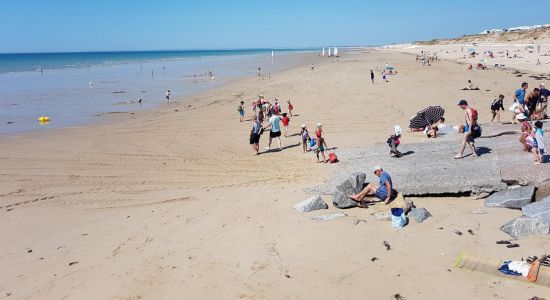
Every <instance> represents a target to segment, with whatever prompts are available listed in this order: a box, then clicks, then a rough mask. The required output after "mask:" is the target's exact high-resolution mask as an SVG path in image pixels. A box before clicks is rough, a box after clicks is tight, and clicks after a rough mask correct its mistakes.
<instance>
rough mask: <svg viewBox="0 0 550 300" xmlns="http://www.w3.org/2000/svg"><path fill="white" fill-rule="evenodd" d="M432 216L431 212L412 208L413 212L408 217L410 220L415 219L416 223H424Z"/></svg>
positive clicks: (421, 208)
mask: <svg viewBox="0 0 550 300" xmlns="http://www.w3.org/2000/svg"><path fill="white" fill-rule="evenodd" d="M431 216H432V214H430V212H429V211H428V210H427V209H425V208H423V207H420V208H416V207H413V208H411V211H410V212H409V214H408V215H407V217H409V218H414V220H415V221H416V223H422V222H423V221H424V220H426V219H427V218H429V217H431Z"/></svg>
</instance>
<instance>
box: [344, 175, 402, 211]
mask: <svg viewBox="0 0 550 300" xmlns="http://www.w3.org/2000/svg"><path fill="white" fill-rule="evenodd" d="M372 171H373V173H374V175H376V176H378V177H380V186H377V185H376V184H373V183H369V184H368V185H367V186H366V187H365V188H363V190H362V191H360V192H359V193H357V194H355V195H351V196H350V198H351V199H353V200H355V201H357V202H362V201H363V198H365V197H366V196H367V195H374V196H375V197H376V198H378V199H379V200H378V201H384V203H386V204H388V203H390V201H391V196H392V190H393V183H392V180H391V177H390V174H388V173H387V172H385V171H384V170H383V169H382V167H381V166H375V167H374V168H373V169H372ZM373 202H374V201H373Z"/></svg>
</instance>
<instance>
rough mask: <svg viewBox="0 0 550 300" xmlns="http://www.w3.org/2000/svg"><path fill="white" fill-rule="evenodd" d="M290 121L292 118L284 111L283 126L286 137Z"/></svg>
mask: <svg viewBox="0 0 550 300" xmlns="http://www.w3.org/2000/svg"><path fill="white" fill-rule="evenodd" d="M288 122H290V119H289V118H288V117H287V115H286V113H283V117H282V118H281V123H283V127H284V128H285V137H286V136H287V135H288Z"/></svg>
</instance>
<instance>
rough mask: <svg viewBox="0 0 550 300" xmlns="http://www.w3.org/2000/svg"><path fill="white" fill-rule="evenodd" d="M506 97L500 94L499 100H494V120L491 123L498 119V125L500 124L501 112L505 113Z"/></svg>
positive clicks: (492, 110) (492, 105)
mask: <svg viewBox="0 0 550 300" xmlns="http://www.w3.org/2000/svg"><path fill="white" fill-rule="evenodd" d="M503 100H504V95H502V94H500V95H498V98H497V99H495V100H493V103H491V113H493V118H492V119H491V123H493V121H494V120H495V117H496V119H497V123H500V111H501V110H502V111H504V102H503Z"/></svg>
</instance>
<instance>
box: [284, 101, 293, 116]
mask: <svg viewBox="0 0 550 300" xmlns="http://www.w3.org/2000/svg"><path fill="white" fill-rule="evenodd" d="M286 103H288V114H289V115H290V116H291V117H292V110H293V109H294V106H292V103H290V100H288V101H287V102H286Z"/></svg>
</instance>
